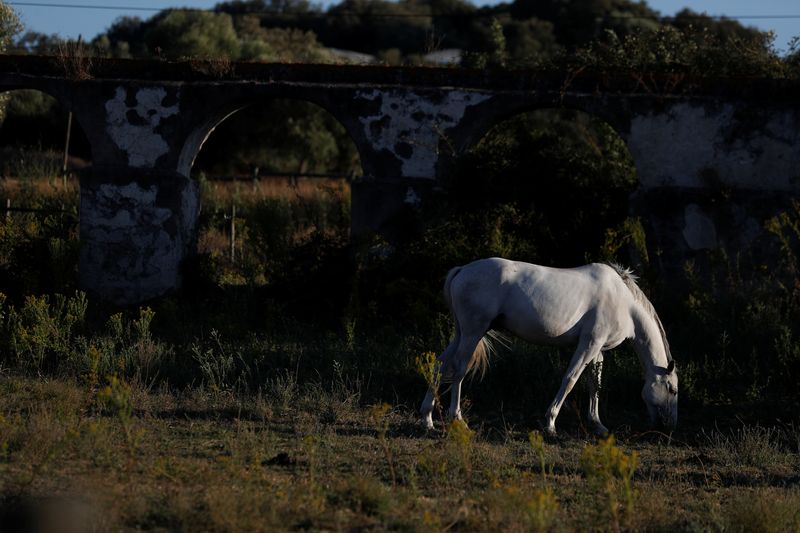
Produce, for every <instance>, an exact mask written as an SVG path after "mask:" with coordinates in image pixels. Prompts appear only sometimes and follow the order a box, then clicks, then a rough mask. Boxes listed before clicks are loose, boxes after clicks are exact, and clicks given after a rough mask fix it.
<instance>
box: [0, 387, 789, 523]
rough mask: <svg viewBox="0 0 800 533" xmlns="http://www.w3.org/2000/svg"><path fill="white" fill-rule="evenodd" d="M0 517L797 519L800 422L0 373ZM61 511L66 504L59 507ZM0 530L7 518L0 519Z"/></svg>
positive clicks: (337, 390) (225, 520)
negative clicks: (702, 423)
mask: <svg viewBox="0 0 800 533" xmlns="http://www.w3.org/2000/svg"><path fill="white" fill-rule="evenodd" d="M0 413H2V416H1V417H0V452H1V453H2V462H0V494H1V495H2V511H3V513H4V520H5V522H4V525H5V526H6V527H8V526H9V524H12V522H11V521H12V520H15V519H25V517H26V516H27V517H30V516H34V517H36V519H38V520H53V521H57V522H56V523H57V524H58V525H59V528H58V529H50V531H56V530H59V531H65V530H66V525H67V524H68V523H70V521H73V522H74V524H75V529H72V531H86V530H139V529H145V530H181V531H198V530H211V531H258V530H261V531H272V530H297V529H305V530H364V529H368V530H386V529H391V530H404V531H442V530H461V531H475V530H498V529H499V530H502V531H532V530H536V531H572V530H647V531H653V530H655V531H661V530H663V531H695V530H696V531H775V532H778V531H798V530H800V459H798V453H797V452H798V449H797V447H798V445H800V442H799V441H800V428H798V427H797V426H784V427H776V428H763V427H759V426H742V427H739V428H734V429H731V430H725V431H723V430H717V429H711V430H709V429H708V428H705V429H701V428H699V427H684V428H681V430H680V431H679V432H678V433H676V435H675V436H674V437H673V438H672V439H671V440H670V439H668V438H666V437H665V436H659V435H657V434H653V433H649V434H648V433H635V432H634V431H633V430H631V429H627V430H626V429H623V430H622V432H621V433H620V435H619V436H618V439H617V442H616V444H614V443H613V442H610V441H596V440H595V439H593V438H588V437H586V438H584V437H582V436H580V432H577V433H576V431H575V430H574V428H573V429H571V430H566V431H563V433H564V435H563V436H562V437H561V438H560V440H558V441H555V442H543V441H541V437H540V436H539V434H538V433H533V434H529V432H528V430H529V429H530V426H531V425H533V426H536V425H537V423H536V421H535V420H529V421H526V422H528V423H527V424H521V425H519V426H518V427H509V426H505V427H503V426H496V425H495V426H493V425H488V426H487V425H483V422H482V421H481V420H480V419H474V420H471V421H470V426H471V427H470V429H467V428H466V427H465V426H460V425H458V424H455V425H451V426H450V428H449V429H447V430H445V429H443V428H442V426H440V429H437V430H436V431H434V432H430V433H427V434H426V433H425V432H423V431H422V430H420V429H419V427H418V426H417V425H416V415H415V414H414V412H413V410H412V409H411V408H410V407H409V406H397V407H389V406H388V405H379V406H367V405H362V404H361V403H360V402H359V395H358V391H357V390H355V389H349V388H347V386H346V385H345V384H344V383H343V382H338V383H337V382H333V383H325V382H322V381H320V382H312V383H307V384H305V385H300V384H298V383H296V382H295V381H293V380H292V376H291V375H285V376H283V378H282V379H278V378H276V379H273V380H272V381H271V382H270V383H269V384H268V386H267V387H265V389H264V390H262V391H260V392H259V393H258V394H252V395H245V396H238V395H235V394H233V393H222V392H219V391H216V392H215V391H213V390H208V389H205V388H202V387H193V388H188V389H186V390H183V391H168V390H166V389H161V390H159V389H156V390H150V391H147V390H146V387H144V386H142V385H137V384H134V385H129V384H127V383H124V382H120V381H116V382H112V383H111V384H110V385H109V386H106V387H99V388H93V387H91V386H87V385H85V384H84V385H80V384H77V383H75V382H73V381H65V380H59V379H55V380H47V379H41V380H40V379H30V378H21V377H15V376H13V375H9V374H8V373H7V372H6V373H4V375H3V378H2V380H0ZM67 511H68V512H67ZM3 530H4V531H5V530H7V529H6V528H4V529H3Z"/></svg>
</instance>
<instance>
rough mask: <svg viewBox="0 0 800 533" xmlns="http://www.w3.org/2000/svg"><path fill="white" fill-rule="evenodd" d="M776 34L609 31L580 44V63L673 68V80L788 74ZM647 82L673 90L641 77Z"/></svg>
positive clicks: (703, 29)
mask: <svg viewBox="0 0 800 533" xmlns="http://www.w3.org/2000/svg"><path fill="white" fill-rule="evenodd" d="M773 39H774V36H773V35H771V34H767V33H753V32H741V33H734V34H731V35H726V36H721V35H719V34H717V33H715V32H713V31H712V30H711V29H710V28H709V26H707V25H700V26H694V25H687V26H686V27H684V28H682V29H681V28H676V27H674V26H667V25H664V26H659V27H658V28H657V29H655V30H654V31H646V32H635V33H631V34H629V35H625V36H624V37H619V36H618V35H617V34H616V33H615V32H613V31H607V32H606V33H605V35H604V36H603V38H602V39H598V40H596V41H593V42H592V43H590V44H589V45H588V46H586V47H585V48H582V49H581V50H579V51H578V52H577V53H576V55H575V59H574V63H575V64H576V65H579V66H582V67H590V68H592V69H594V70H597V71H614V72H620V73H626V72H627V73H632V74H634V75H636V73H642V74H644V73H654V72H659V73H673V74H674V75H675V76H677V77H676V78H674V79H673V80H672V82H673V83H674V84H677V83H679V82H680V81H681V79H682V78H681V76H683V75H691V76H697V77H746V78H756V77H766V78H770V77H776V78H783V77H785V76H787V75H790V74H791V72H790V69H789V64H788V63H787V62H785V61H784V60H783V59H782V58H781V57H780V56H779V55H778V54H777V52H776V51H775V50H774V48H773V46H772V41H773ZM643 83H644V84H645V88H649V89H650V90H653V91H660V90H665V89H666V90H669V89H668V86H669V85H668V84H669V81H667V82H666V83H667V85H665V86H664V87H659V86H658V85H653V84H652V83H651V82H648V81H647V80H645V79H644V78H643Z"/></svg>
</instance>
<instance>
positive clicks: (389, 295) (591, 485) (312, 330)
mask: <svg viewBox="0 0 800 533" xmlns="http://www.w3.org/2000/svg"><path fill="white" fill-rule="evenodd" d="M202 185H203V189H202V190H203V210H202V213H201V217H200V222H199V248H200V252H201V257H200V267H198V270H199V271H200V273H199V274H198V279H195V280H193V281H192V283H194V284H195V285H194V286H192V287H191V288H190V289H189V290H187V291H185V293H180V294H177V295H171V296H168V297H165V298H162V299H160V300H158V301H156V302H150V303H149V305H151V306H152V309H151V308H150V307H142V308H137V309H133V308H132V309H125V310H119V309H110V308H107V307H105V306H103V305H102V304H100V303H98V302H94V301H92V300H91V298H87V297H86V296H85V295H84V294H82V293H80V292H76V288H77V287H76V285H77V282H76V277H75V273H76V267H77V258H78V249H79V242H78V225H77V215H78V198H77V196H78V195H77V182H76V180H70V181H69V182H68V184H67V187H66V188H63V187H62V184H61V181H60V180H57V179H49V180H47V179H40V180H36V179H20V180H4V181H3V182H2V183H0V193H1V194H2V197H3V198H10V199H11V200H12V205H13V206H28V207H33V208H37V209H44V210H46V212H44V213H13V214H11V215H10V216H7V217H3V218H1V219H0V274H2V276H0V282H1V283H2V286H0V293H4V295H3V294H0V532H4V531H17V530H20V527H21V526H25V525H28V526H30V525H31V524H32V522H33V521H38V522H39V524H38V525H40V526H41V529H40V530H42V531H59V532H61V531H87V530H89V531H91V530H95V531H106V530H156V531H157V530H162V531H167V530H169V531H173V530H178V531H181V530H183V531H198V530H203V531H206V530H207V531H258V530H261V531H281V530H313V531H319V530H324V531H333V530H337V531H340V530H348V531H352V530H359V531H360V530H402V531H480V530H492V529H494V530H501V531H574V530H581V531H583V530H589V531H593V530H599V531H604V530H611V531H623V530H624V531H662V530H663V531H667V530H669V531H695V530H696V531H774V532H784V531H795V532H797V531H800V419H798V415H797V413H798V410H797V401H798V395H797V390H798V389H797V387H796V377H797V372H796V370H795V369H797V368H800V367H799V366H798V364H800V344H798V342H797V339H798V333H797V331H796V324H797V320H796V317H797V316H798V313H797V311H798V309H800V304H798V302H799V301H800V296H798V294H800V289H796V288H797V287H800V282H796V280H797V279H800V277H798V275H797V268H796V265H797V264H799V263H798V261H797V259H796V258H797V255H796V253H795V250H796V249H797V247H796V244H795V240H794V237H793V235H795V234H796V235H800V232H796V230H795V229H794V228H796V227H800V226H798V224H800V223H798V222H797V221H798V220H800V206H798V208H797V213H788V214H786V215H785V216H784V217H783V218H781V219H776V220H775V221H774V222H773V226H774V228H773V229H774V230H775V232H776V234H777V235H778V236H779V237H780V242H781V243H782V245H783V247H784V248H785V261H784V262H781V263H780V265H779V266H780V268H781V269H784V270H785V269H787V268H788V270H785V271H784V270H780V269H773V270H771V271H768V272H766V273H765V274H763V275H761V277H754V278H752V279H750V278H742V277H737V276H739V272H738V271H734V270H730V271H729V275H728V276H726V277H722V278H719V279H717V281H715V282H714V283H713V284H710V285H709V284H707V283H704V282H703V281H702V280H700V279H699V278H695V277H692V276H689V278H688V280H689V282H690V283H689V285H690V293H689V294H688V296H685V298H684V299H683V301H679V302H678V304H679V305H678V304H676V306H674V307H672V308H671V309H670V308H667V309H666V312H664V314H663V315H662V317H667V318H668V321H665V326H666V328H667V330H668V333H669V336H670V341H671V344H672V347H673V354H674V355H675V357H676V361H677V362H678V365H679V375H680V377H681V385H680V386H681V401H680V418H679V426H678V429H677V431H676V432H675V433H674V434H672V435H671V436H667V435H663V434H660V433H656V432H650V431H648V430H647V426H646V425H645V422H644V418H645V416H644V415H645V411H644V406H643V404H642V402H641V400H640V399H639V390H640V388H641V379H640V369H639V366H638V363H637V361H636V359H635V356H634V355H633V354H632V353H631V352H630V351H626V350H624V349H621V350H617V351H615V353H613V354H611V356H610V357H608V358H606V366H605V368H604V384H605V387H604V389H603V391H602V392H601V414H602V415H603V417H604V418H603V420H604V422H605V423H606V425H607V426H608V427H610V428H611V430H612V432H613V433H614V437H615V440H613V441H611V440H597V439H596V438H594V437H592V436H591V435H589V434H588V432H587V431H586V429H585V424H584V423H583V418H582V417H583V416H584V415H583V413H584V412H585V402H586V391H585V390H584V387H583V385H582V384H581V383H580V382H579V386H578V387H577V388H576V390H575V391H574V392H573V393H572V394H571V395H570V397H569V398H568V401H567V403H566V404H565V408H564V409H563V410H562V413H561V416H560V417H559V420H558V428H559V430H560V438H559V439H558V440H555V441H549V440H548V441H545V440H543V439H542V438H541V436H540V434H539V433H538V432H537V430H538V429H539V428H540V421H541V419H542V416H543V413H544V410H545V408H546V407H547V404H548V403H549V401H550V400H551V399H552V395H553V394H554V393H555V389H556V388H557V386H558V382H559V380H560V379H561V373H562V372H563V371H564V368H565V366H566V361H567V360H568V359H569V356H570V353H569V352H568V351H564V350H557V349H542V348H535V347H531V346H530V345H526V344H525V343H521V342H516V341H512V342H511V343H510V346H509V347H508V349H504V350H501V353H500V355H499V357H497V358H496V359H495V360H494V361H493V363H492V368H491V370H490V372H489V373H488V375H487V376H486V379H485V380H484V381H482V382H479V381H478V380H475V381H474V382H470V383H468V384H467V385H466V388H465V394H466V400H465V401H464V406H465V412H466V413H467V415H466V416H467V419H468V426H463V425H460V424H449V423H448V422H447V421H445V420H442V419H441V417H440V416H439V417H437V418H438V420H437V429H436V430H435V431H432V432H425V431H423V430H422V429H421V428H420V427H419V426H418V424H417V414H416V408H417V407H418V404H419V402H420V401H421V399H422V395H423V393H424V389H425V380H424V379H423V377H422V376H421V375H420V374H419V373H418V370H417V367H418V365H417V364H416V360H415V359H416V357H417V356H418V355H419V354H424V353H426V352H428V351H430V350H433V351H435V350H440V349H442V347H443V346H444V345H445V344H446V342H447V340H448V338H449V335H450V334H451V328H452V324H451V321H450V319H449V317H448V315H447V314H446V310H445V308H444V306H443V304H442V302H441V296H440V290H441V289H440V287H441V279H440V278H441V277H442V276H443V275H444V273H445V272H446V271H447V268H449V267H450V266H451V264H452V263H454V262H456V261H457V260H458V261H460V259H456V258H457V257H460V256H458V253H460V252H459V251H458V249H457V248H453V249H451V250H449V251H443V247H444V246H445V245H447V242H448V241H447V240H446V239H440V238H439V237H440V236H441V235H439V234H438V233H436V232H434V233H433V234H430V235H429V234H425V235H422V236H421V237H420V239H419V240H418V241H415V242H414V243H411V244H410V245H407V247H406V249H398V250H396V251H395V255H394V257H389V256H386V257H384V255H382V254H383V252H384V251H386V250H389V247H387V246H386V244H385V243H380V242H378V243H377V245H376V246H373V247H371V248H369V250H368V252H367V253H366V257H365V258H361V259H358V262H356V260H355V259H354V257H353V256H354V255H355V254H352V253H351V252H352V251H353V250H352V249H351V248H350V247H349V246H350V243H349V242H348V221H349V189H348V186H347V184H346V183H341V182H325V181H313V182H312V181H301V182H298V183H294V182H292V181H290V180H284V181H282V182H274V181H273V182H265V181H261V182H247V183H220V182H203V184H202ZM233 204H236V206H237V214H236V218H235V224H236V234H237V248H236V250H237V252H236V256H235V258H234V259H233V260H231V259H230V257H229V250H230V247H229V233H228V232H229V228H230V224H231V220H230V214H231V207H232V205H233ZM453 227H455V228H458V227H459V226H457V225H456V226H453ZM443 228H444V229H442V230H441V231H442V232H444V233H447V234H448V235H449V234H452V232H453V229H452V228H451V227H450V226H443ZM789 230H791V231H792V232H794V233H791V232H790V231H789ZM497 232H500V229H497ZM500 233H502V232H500ZM437 235H438V236H439V237H437ZM500 236H501V237H502V234H501V235H500ZM501 240H502V239H501ZM445 252H447V253H449V254H450V255H447V254H446V253H445ZM404 254H405V255H404ZM723 259H724V258H723ZM456 264H458V263H456ZM432 265H435V266H432ZM787 265H788V266H787ZM687 272H688V274H687V275H689V274H693V271H691V270H687ZM786 272H788V274H789V275H786ZM332 277H333V279H340V280H343V281H341V282H340V283H338V284H331V283H330V279H332ZM786 279H789V280H794V281H795V283H794V284H787V283H784V280H786ZM792 287H795V289H792ZM310 304H313V305H310ZM656 306H657V308H659V311H661V310H662V309H663V307H661V305H660V302H656ZM672 341H674V342H672ZM384 402H390V403H391V404H392V405H388V404H386V403H384ZM69 526H74V527H72V529H70V528H69Z"/></svg>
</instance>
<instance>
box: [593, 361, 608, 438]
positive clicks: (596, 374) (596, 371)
mask: <svg viewBox="0 0 800 533" xmlns="http://www.w3.org/2000/svg"><path fill="white" fill-rule="evenodd" d="M590 374H591V376H590V379H589V420H591V422H592V424H593V425H594V432H595V434H597V435H607V434H608V428H606V427H605V426H604V425H603V423H602V422H601V421H600V387H601V385H602V375H603V352H602V351H601V352H600V353H599V354H598V355H597V359H595V361H594V364H593V365H592V368H591V370H590Z"/></svg>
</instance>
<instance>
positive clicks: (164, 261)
mask: <svg viewBox="0 0 800 533" xmlns="http://www.w3.org/2000/svg"><path fill="white" fill-rule="evenodd" d="M126 170H127V171H126ZM126 170H120V169H116V170H106V169H102V168H96V169H93V170H92V171H91V174H89V175H87V176H84V178H83V179H82V180H81V208H80V240H81V253H80V265H79V276H80V283H81V286H82V287H84V288H85V289H86V290H87V291H89V292H90V293H92V294H93V295H96V296H98V297H100V298H101V299H103V300H104V301H107V302H111V303H114V304H117V305H130V304H136V303H140V302H143V301H145V300H149V299H152V298H155V297H158V296H161V295H163V294H166V293H168V292H170V291H173V290H175V289H176V288H177V287H179V286H180V283H181V267H182V262H183V260H184V258H185V257H186V256H187V254H188V253H190V252H191V251H192V250H193V248H194V240H195V232H196V224H197V215H198V211H199V187H198V185H197V183H196V182H195V181H193V180H191V179H190V178H187V177H185V176H181V175H178V174H158V173H154V172H152V171H151V172H143V171H139V172H135V171H133V172H132V170H135V169H126Z"/></svg>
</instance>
